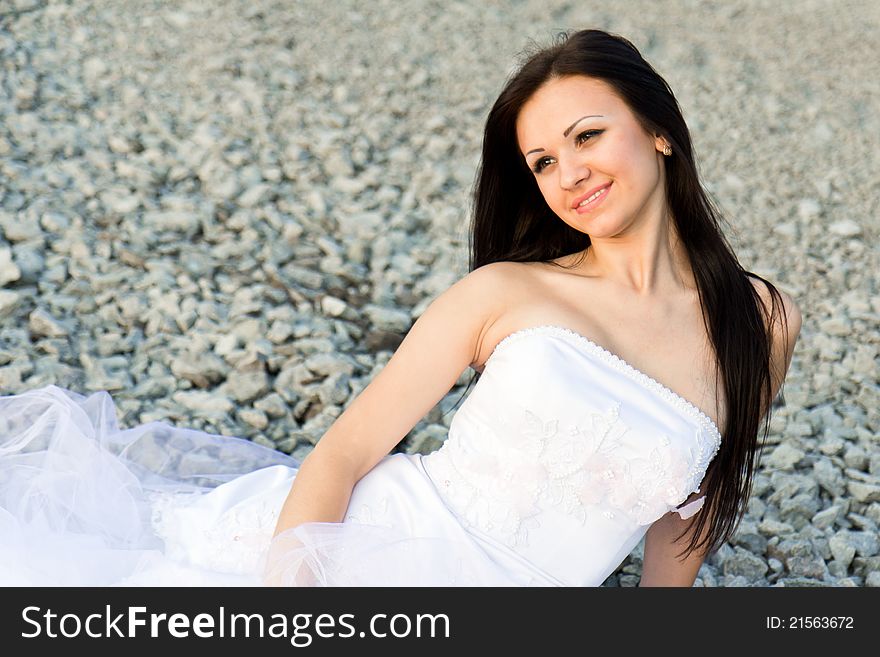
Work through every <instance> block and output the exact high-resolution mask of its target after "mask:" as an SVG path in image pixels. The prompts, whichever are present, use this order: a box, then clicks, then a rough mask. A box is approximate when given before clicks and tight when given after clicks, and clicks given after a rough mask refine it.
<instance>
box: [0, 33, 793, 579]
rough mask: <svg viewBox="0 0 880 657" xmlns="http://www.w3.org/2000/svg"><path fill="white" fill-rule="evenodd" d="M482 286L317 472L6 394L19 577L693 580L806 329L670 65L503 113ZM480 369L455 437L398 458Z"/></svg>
mask: <svg viewBox="0 0 880 657" xmlns="http://www.w3.org/2000/svg"><path fill="white" fill-rule="evenodd" d="M482 149H483V150H482V161H481V165H480V169H479V175H478V180H477V184H476V189H475V198H474V216H473V223H472V233H471V238H472V239H471V249H472V251H471V263H470V265H471V266H470V270H471V271H470V273H469V274H468V275H467V276H465V277H464V278H462V279H461V280H460V281H458V282H457V283H456V284H455V285H453V286H452V287H451V288H449V289H448V290H447V291H446V292H444V293H443V294H441V295H440V296H438V297H437V298H436V299H435V300H434V301H433V303H432V304H431V305H430V306H429V307H428V309H427V310H426V311H425V312H424V313H423V314H422V315H421V316H420V317H419V319H418V321H416V322H415V324H414V325H413V326H412V328H411V330H410V331H409V333H408V334H407V336H406V338H405V339H404V340H403V342H402V344H401V345H400V347H399V348H398V350H397V351H396V353H395V354H394V356H393V357H392V358H391V360H390V361H389V362H388V364H387V365H386V366H385V368H384V369H383V370H382V371H381V372H380V373H379V374H378V375H377V376H376V377H375V379H374V380H373V381H372V382H371V383H370V384H369V386H367V388H366V389H364V390H363V391H362V392H361V394H360V395H358V396H357V397H356V398H355V400H354V401H353V402H352V403H351V404H350V405H349V406H348V408H347V409H346V410H345V411H344V412H343V413H342V414H341V415H340V416H339V417H338V418H337V420H336V421H335V423H334V424H333V425H332V426H331V427H330V428H329V429H328V430H327V432H326V433H325V434H324V435H323V436H322V438H321V440H320V441H319V442H318V444H317V446H316V447H315V449H314V450H313V451H312V452H311V453H310V454H309V455H308V457H306V458H305V459H304V460H303V461H302V462H301V463H299V462H297V461H294V460H293V459H291V458H290V457H287V456H285V455H283V454H280V453H277V452H273V451H271V450H268V449H265V448H263V447H260V446H258V445H255V444H253V443H250V442H248V441H243V440H238V439H235V438H226V437H222V436H216V435H211V434H207V433H203V432H199V431H195V430H188V429H176V428H173V427H171V426H169V425H165V424H162V423H158V422H152V423H148V424H144V425H140V426H137V427H133V428H131V429H127V430H120V429H119V428H118V427H117V425H116V422H115V411H114V408H113V404H112V401H111V399H110V397H109V395H108V394H107V393H103V392H102V393H95V394H93V395H91V396H89V397H88V398H86V397H84V396H82V395H78V394H76V393H74V392H72V391H68V390H64V389H62V388H58V387H56V386H47V387H45V388H43V389H40V390H32V391H28V392H25V393H22V394H19V395H12V396H8V397H2V398H0V436H2V438H0V440H2V443H0V537H2V538H0V583H3V584H6V585H10V584H18V585H21V584H24V585H30V584H37V585H45V584H54V585H83V584H84V585H108V584H109V585H141V584H144V585H162V584H173V585H228V584H233V585H234V584H242V585H248V584H257V583H264V584H270V585H295V586H309V585H324V586H335V585H349V586H350V585H398V586H406V585H439V586H452V585H464V586H526V585H538V586H598V585H601V584H602V583H603V581H604V580H605V578H607V577H608V575H610V574H611V573H612V572H613V571H614V570H615V568H616V567H617V566H618V565H619V564H620V563H621V561H622V560H623V559H624V558H625V557H626V556H627V555H628V554H629V553H630V551H631V550H632V549H633V548H634V547H635V546H636V545H637V544H638V542H639V541H640V540H641V539H642V538H644V539H645V546H644V560H643V564H644V565H643V571H642V577H641V585H642V586H691V585H692V584H693V582H694V580H695V578H696V575H697V571H698V570H699V568H700V565H701V564H702V562H703V560H704V558H705V557H706V555H707V554H709V553H710V552H711V551H712V550H714V549H717V548H718V547H720V545H721V544H722V543H723V542H724V541H725V540H727V539H728V538H730V536H731V535H732V533H733V531H734V530H735V528H736V526H737V524H738V522H739V520H740V519H741V517H742V514H743V513H744V511H745V505H746V502H747V500H748V495H749V492H750V484H751V477H752V473H753V471H754V467H755V456H756V453H757V446H758V440H757V439H758V433H759V428H760V424H761V422H762V420H763V421H764V434H765V436H766V434H767V431H768V428H769V415H770V411H771V402H772V400H773V399H774V398H775V396H776V394H777V393H778V391H779V389H780V386H781V385H782V382H783V379H784V377H785V373H786V371H787V369H788V366H789V364H790V362H791V357H792V352H793V349H794V345H795V342H796V340H797V336H798V333H799V330H800V324H801V317H800V312H799V309H798V307H797V305H796V304H795V302H794V300H793V299H792V298H791V297H790V296H789V295H787V294H785V293H784V292H780V291H779V290H777V288H776V287H775V286H773V285H772V284H771V283H770V282H769V281H766V280H765V279H763V278H761V277H760V276H756V275H754V274H752V273H751V272H748V271H745V270H744V269H743V268H742V266H741V265H740V264H739V262H738V261H737V259H736V256H735V255H734V253H733V252H732V249H731V248H730V246H729V245H728V244H727V242H726V241H725V238H724V236H723V234H722V232H721V229H720V222H721V218H720V216H719V214H718V212H717V210H716V209H715V208H714V207H713V206H712V205H711V203H710V201H709V199H708V197H707V195H706V194H705V192H704V191H703V188H702V186H701V184H700V181H699V179H698V175H697V171H696V166H695V162H694V155H693V152H692V147H691V138H690V134H689V131H688V128H687V126H686V125H685V122H684V119H683V117H682V114H681V111H680V109H679V107H678V104H677V102H676V100H675V98H674V96H673V94H672V92H671V90H670V88H669V87H668V85H667V84H666V82H665V81H664V80H663V78H662V77H660V76H659V75H658V74H657V73H656V72H655V71H654V69H653V68H652V67H651V66H650V65H649V64H648V63H647V62H646V61H645V60H644V59H643V58H642V57H641V55H640V54H639V52H638V51H637V50H636V48H635V47H634V46H633V45H632V44H631V43H629V42H628V41H627V40H625V39H623V38H621V37H618V36H615V35H611V34H608V33H605V32H602V31H598V30H584V31H580V32H577V33H574V34H570V35H568V36H566V37H565V38H564V39H561V40H559V41H558V42H557V43H555V44H554V45H552V46H550V47H547V48H545V49H543V50H541V51H538V52H536V53H535V54H533V55H532V56H531V57H530V58H529V59H528V60H527V61H526V62H525V63H524V64H523V65H522V66H521V67H520V69H519V70H518V71H517V73H516V74H515V75H513V76H512V77H511V78H510V80H509V81H508V82H507V84H506V86H505V87H504V89H503V91H502V92H501V94H500V96H499V97H498V99H497V101H496V102H495V104H494V106H493V107H492V109H491V112H490V113H489V117H488V119H487V122H486V128H485V134H484V139H483V147H482ZM467 368H473V369H474V370H475V371H476V372H477V373H478V380H477V384H476V386H475V387H474V389H473V391H472V392H471V394H470V395H469V396H468V398H467V399H466V401H465V402H464V404H463V405H462V406H461V408H460V409H459V410H458V411H457V413H456V415H455V417H454V418H453V421H452V424H451V426H450V429H449V435H448V438H447V439H446V441H445V442H444V444H443V446H442V447H441V448H440V449H439V450H437V451H436V452H433V453H432V454H429V455H427V456H422V455H418V454H416V455H408V454H401V453H395V454H389V452H390V451H391V450H392V449H393V448H394V446H395V445H396V444H398V443H399V441H400V440H401V439H402V438H403V437H404V436H405V435H406V434H407V433H408V432H409V430H410V429H411V428H412V427H413V426H414V425H415V424H416V423H417V422H418V421H419V420H420V418H422V417H423V416H424V415H425V414H426V413H427V412H428V411H429V410H430V409H431V408H432V407H433V406H434V405H435V404H436V403H437V402H438V400H440V399H441V398H442V397H443V396H444V395H445V394H446V393H447V392H448V391H449V390H450V388H451V387H452V386H453V385H454V383H455V382H456V380H457V379H458V378H459V376H460V375H461V374H462V372H463V371H464V370H466V369H467Z"/></svg>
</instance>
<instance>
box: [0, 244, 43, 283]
mask: <svg viewBox="0 0 880 657" xmlns="http://www.w3.org/2000/svg"><path fill="white" fill-rule="evenodd" d="M12 253H13V257H14V260H15V266H17V267H18V270H19V278H18V281H19V283H25V284H30V285H33V284H36V283H39V281H40V279H41V277H42V275H43V272H44V271H45V269H46V259H45V258H44V257H43V246H42V244H40V243H38V242H19V243H18V244H16V245H15V246H14V247H13V249H12ZM0 276H2V266H0Z"/></svg>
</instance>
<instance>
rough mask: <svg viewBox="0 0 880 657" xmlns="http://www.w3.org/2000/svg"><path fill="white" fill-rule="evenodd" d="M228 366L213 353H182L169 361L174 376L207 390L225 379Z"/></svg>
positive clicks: (228, 369)
mask: <svg viewBox="0 0 880 657" xmlns="http://www.w3.org/2000/svg"><path fill="white" fill-rule="evenodd" d="M230 369H231V368H230V367H229V365H227V364H226V361H224V360H223V359H222V358H220V357H219V356H217V355H216V354H214V353H210V352H200V353H184V354H182V355H180V356H178V357H176V358H174V359H173V360H172V361H171V371H172V373H174V375H175V376H178V377H180V378H182V379H186V380H187V381H190V382H191V383H192V384H193V385H195V386H197V387H199V388H208V387H210V386H212V385H214V384H216V383H219V382H220V381H222V380H223V379H225V378H226V375H227V373H228V372H229V371H230Z"/></svg>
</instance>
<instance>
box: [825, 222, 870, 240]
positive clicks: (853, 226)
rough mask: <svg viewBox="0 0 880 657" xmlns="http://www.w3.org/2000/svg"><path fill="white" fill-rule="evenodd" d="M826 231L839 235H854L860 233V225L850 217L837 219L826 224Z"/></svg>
mask: <svg viewBox="0 0 880 657" xmlns="http://www.w3.org/2000/svg"><path fill="white" fill-rule="evenodd" d="M828 232H830V233H832V234H834V235H840V236H841V237H855V236H856V235H861V234H862V227H861V226H859V224H857V223H856V222H855V221H853V220H852V219H839V220H837V221H832V222H831V223H830V224H828Z"/></svg>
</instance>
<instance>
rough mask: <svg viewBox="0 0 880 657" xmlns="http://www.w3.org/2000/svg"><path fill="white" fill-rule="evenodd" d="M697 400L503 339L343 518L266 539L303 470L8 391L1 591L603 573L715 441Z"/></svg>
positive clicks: (102, 397)
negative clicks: (425, 441) (430, 440)
mask: <svg viewBox="0 0 880 657" xmlns="http://www.w3.org/2000/svg"><path fill="white" fill-rule="evenodd" d="M720 441H721V436H720V433H719V432H718V429H717V427H716V426H715V425H714V424H713V423H712V421H711V419H709V418H708V417H707V416H706V415H705V414H704V413H702V412H701V411H700V410H699V409H697V408H696V407H695V406H693V405H692V404H691V403H689V402H687V401H686V400H684V399H683V398H681V397H679V396H678V395H677V394H676V393H674V392H672V391H671V390H668V389H667V388H665V387H664V386H662V385H661V384H659V383H658V382H656V381H655V380H653V379H651V378H650V377H647V376H646V375H644V374H643V373H641V372H639V371H638V370H635V369H634V368H632V367H630V366H629V365H628V364H627V363H625V362H624V361H622V360H620V359H619V358H618V357H617V356H615V355H614V354H611V353H610V352H608V351H606V350H605V349H603V348H602V347H600V346H598V345H596V344H595V343H593V342H591V341H590V340H588V339H587V338H585V337H583V336H581V335H578V334H577V333H574V332H573V331H570V330H568V329H566V328H563V327H558V326H552V325H544V326H538V327H534V328H529V329H524V330H522V331H517V332H516V333H513V334H511V335H510V336H508V337H507V338H505V339H504V340H502V341H501V343H499V345H498V346H497V347H496V349H495V351H494V352H493V354H492V356H491V357H490V359H489V361H488V362H487V363H486V366H485V369H484V371H483V374H482V376H481V378H480V380H479V381H478V383H477V385H476V386H475V387H474V389H473V390H472V391H471V394H470V395H469V396H468V398H467V399H466V400H465V402H464V403H463V404H462V406H461V407H460V408H459V410H458V411H457V412H456V414H455V416H454V418H453V421H452V424H451V426H450V430H449V437H448V439H447V440H446V441H445V443H444V444H443V446H442V447H441V448H440V449H439V450H438V451H436V452H434V453H432V454H430V455H427V456H422V455H418V454H416V455H407V454H392V455H389V456H387V457H385V458H384V459H382V460H381V461H380V462H379V464H377V465H376V467H375V468H373V469H372V470H371V471H370V472H369V473H367V475H366V476H364V477H363V478H362V479H361V480H360V481H359V482H358V483H357V485H356V486H355V488H354V490H353V491H352V495H351V499H350V503H349V507H348V510H347V512H346V515H345V517H344V519H343V521H342V522H340V523H318V522H313V523H306V524H304V525H301V526H299V527H296V528H294V529H291V530H288V531H286V532H283V533H282V534H280V535H279V536H277V537H276V538H274V539H273V538H272V534H273V532H274V528H275V523H276V520H277V517H278V512H279V510H280V508H281V506H282V504H283V502H284V500H285V498H286V496H287V494H288V492H289V490H290V486H291V483H292V482H293V479H294V477H295V476H296V472H297V469H298V466H299V463H298V462H296V461H295V460H294V459H292V458H290V457H288V456H286V455H284V454H281V453H278V452H275V451H272V450H269V449H266V448H264V447H261V446H259V445H256V444H254V443H251V442H249V441H245V440H240V439H237V438H231V437H226V436H219V435H213V434H208V433H204V432H200V431H195V430H190V429H183V428H175V427H172V426H170V425H168V424H165V423H160V422H151V423H147V424H143V425H139V426H136V427H133V428H131V429H126V430H120V429H119V427H118V424H117V421H116V414H115V408H114V405H113V402H112V399H111V397H110V395H108V394H107V393H106V392H97V393H94V394H91V395H89V396H84V395H80V394H77V393H74V392H71V391H69V390H65V389H63V388H59V387H57V386H52V385H50V386H46V387H44V388H41V389H38V390H32V391H28V392H25V393H22V394H19V395H11V396H7V397H0V584H2V585H6V586H9V585H23V586H28V585H40V586H58V585H60V586H69V585H86V586H140V585H146V586H163V585H173V586H181V585H184V586H186V585H193V586H249V585H260V584H269V585H281V586H598V585H600V584H602V582H603V581H604V580H605V579H606V578H607V576H608V575H609V574H611V573H612V572H613V571H614V569H615V568H616V567H617V566H618V565H619V564H620V562H621V561H622V560H623V559H624V558H625V557H626V556H627V555H628V554H629V552H630V551H631V550H632V549H633V548H634V547H635V546H636V544H637V543H638V542H639V540H640V539H641V538H642V536H644V534H645V532H646V531H647V529H648V528H649V527H650V525H651V523H653V522H654V521H655V520H657V519H658V518H660V517H661V516H663V515H664V514H666V513H668V512H670V511H675V512H678V513H679V514H680V515H681V516H682V517H689V516H691V515H693V514H694V513H696V512H698V511H699V509H700V507H701V506H702V503H703V498H700V499H698V500H696V501H694V502H692V503H691V504H688V505H686V506H684V507H681V504H682V503H683V502H684V501H685V500H686V499H687V498H688V497H689V496H690V495H691V494H692V493H695V492H698V490H699V486H700V482H701V481H702V478H703V476H704V474H705V472H706V469H707V467H708V465H709V463H710V461H711V459H712V458H713V457H714V455H715V453H716V452H717V450H718V447H719V445H720Z"/></svg>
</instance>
